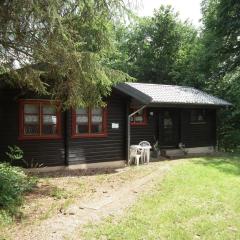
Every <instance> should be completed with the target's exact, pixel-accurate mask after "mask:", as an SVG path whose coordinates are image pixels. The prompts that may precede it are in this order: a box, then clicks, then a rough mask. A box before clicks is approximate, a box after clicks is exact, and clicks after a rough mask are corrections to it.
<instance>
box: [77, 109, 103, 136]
mask: <svg viewBox="0 0 240 240" xmlns="http://www.w3.org/2000/svg"><path fill="white" fill-rule="evenodd" d="M106 113H107V111H106V109H103V108H99V107H96V108H78V109H76V110H74V111H72V136H73V137H104V136H106V135H107V118H106Z"/></svg>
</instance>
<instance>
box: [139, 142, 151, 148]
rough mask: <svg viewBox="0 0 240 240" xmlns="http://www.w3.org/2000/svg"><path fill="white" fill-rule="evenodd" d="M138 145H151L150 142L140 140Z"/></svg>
mask: <svg viewBox="0 0 240 240" xmlns="http://www.w3.org/2000/svg"><path fill="white" fill-rule="evenodd" d="M139 145H140V146H142V147H145V146H151V144H150V143H149V142H148V141H141V142H140V143H139Z"/></svg>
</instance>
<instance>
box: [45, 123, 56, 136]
mask: <svg viewBox="0 0 240 240" xmlns="http://www.w3.org/2000/svg"><path fill="white" fill-rule="evenodd" d="M42 134H43V135H54V134H57V125H55V124H43V126H42Z"/></svg>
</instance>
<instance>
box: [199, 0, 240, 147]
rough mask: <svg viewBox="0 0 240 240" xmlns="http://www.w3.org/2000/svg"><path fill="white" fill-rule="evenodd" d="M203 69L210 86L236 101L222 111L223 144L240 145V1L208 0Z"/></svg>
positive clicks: (229, 145)
mask: <svg viewBox="0 0 240 240" xmlns="http://www.w3.org/2000/svg"><path fill="white" fill-rule="evenodd" d="M202 11H203V33H202V43H203V53H202V55H204V58H202V59H201V61H200V62H201V64H202V65H203V66H204V67H203V69H202V71H203V72H204V73H205V76H206V80H207V84H206V85H207V86H206V87H207V88H206V89H207V90H208V91H210V92H212V93H214V94H216V95H217V96H220V97H223V98H224V99H226V100H229V101H230V102H231V103H233V107H232V108H231V109H230V110H223V111H221V112H220V118H221V125H220V128H219V136H220V138H219V139H220V143H221V147H223V148H225V149H227V150H236V149H240V144H239V142H240V122H239V119H240V101H239V99H240V84H239V83H240V68H239V63H240V39H239V36H240V2H239V1H236V0H230V1H226V0H204V1H203V2H202Z"/></svg>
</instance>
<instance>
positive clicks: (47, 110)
mask: <svg viewBox="0 0 240 240" xmlns="http://www.w3.org/2000/svg"><path fill="white" fill-rule="evenodd" d="M42 111H43V114H49V115H56V107H55V106H51V105H42Z"/></svg>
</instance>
